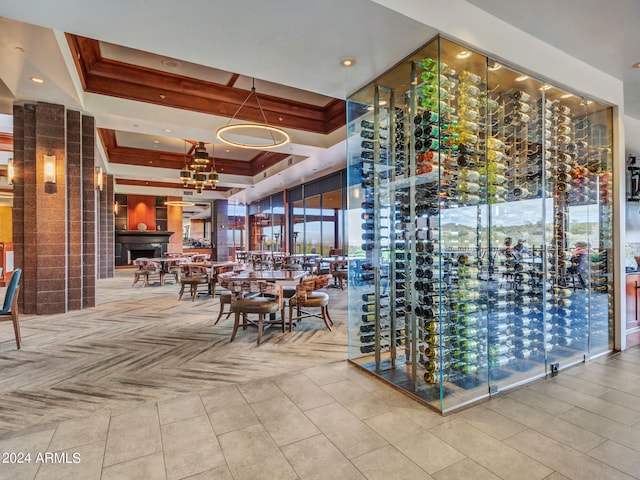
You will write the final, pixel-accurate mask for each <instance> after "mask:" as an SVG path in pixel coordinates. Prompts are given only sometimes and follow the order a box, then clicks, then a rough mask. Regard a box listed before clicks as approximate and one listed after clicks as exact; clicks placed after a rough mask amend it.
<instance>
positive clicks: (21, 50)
mask: <svg viewBox="0 0 640 480" xmlns="http://www.w3.org/2000/svg"><path fill="white" fill-rule="evenodd" d="M13 50H14V51H15V52H18V53H24V52H25V49H24V48H22V47H20V46H18V45H16V46H15V47H13Z"/></svg>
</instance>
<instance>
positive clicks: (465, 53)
mask: <svg viewBox="0 0 640 480" xmlns="http://www.w3.org/2000/svg"><path fill="white" fill-rule="evenodd" d="M470 56H471V52H470V51H469V50H462V51H461V52H458V53H457V54H456V58H469V57H470Z"/></svg>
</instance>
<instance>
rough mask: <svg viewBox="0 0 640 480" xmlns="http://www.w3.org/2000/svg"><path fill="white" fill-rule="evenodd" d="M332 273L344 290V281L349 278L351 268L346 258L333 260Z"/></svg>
mask: <svg viewBox="0 0 640 480" xmlns="http://www.w3.org/2000/svg"><path fill="white" fill-rule="evenodd" d="M330 272H331V275H333V281H334V282H335V283H336V286H339V287H340V290H344V283H345V282H346V281H347V280H348V278H349V269H348V267H347V261H346V260H334V261H333V262H331V269H330Z"/></svg>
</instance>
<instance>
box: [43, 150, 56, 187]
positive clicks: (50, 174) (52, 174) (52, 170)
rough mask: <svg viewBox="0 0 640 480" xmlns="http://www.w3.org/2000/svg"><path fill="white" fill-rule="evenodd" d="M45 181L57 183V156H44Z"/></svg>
mask: <svg viewBox="0 0 640 480" xmlns="http://www.w3.org/2000/svg"><path fill="white" fill-rule="evenodd" d="M44 183H45V184H47V183H48V184H53V183H56V156H55V155H45V156H44Z"/></svg>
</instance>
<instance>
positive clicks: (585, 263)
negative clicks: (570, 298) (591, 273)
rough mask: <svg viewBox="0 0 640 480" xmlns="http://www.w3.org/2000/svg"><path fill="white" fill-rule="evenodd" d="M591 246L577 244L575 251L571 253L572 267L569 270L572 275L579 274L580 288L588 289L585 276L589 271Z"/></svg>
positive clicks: (581, 243)
mask: <svg viewBox="0 0 640 480" xmlns="http://www.w3.org/2000/svg"><path fill="white" fill-rule="evenodd" d="M589 254H590V251H589V244H588V243H587V242H576V245H575V249H574V250H573V252H572V253H571V266H570V267H569V268H568V269H567V272H568V273H570V274H572V275H573V274H577V275H578V280H579V281H580V286H581V287H582V288H585V287H586V281H585V274H586V273H587V272H588V269H589Z"/></svg>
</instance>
